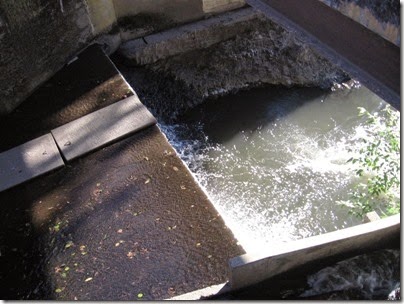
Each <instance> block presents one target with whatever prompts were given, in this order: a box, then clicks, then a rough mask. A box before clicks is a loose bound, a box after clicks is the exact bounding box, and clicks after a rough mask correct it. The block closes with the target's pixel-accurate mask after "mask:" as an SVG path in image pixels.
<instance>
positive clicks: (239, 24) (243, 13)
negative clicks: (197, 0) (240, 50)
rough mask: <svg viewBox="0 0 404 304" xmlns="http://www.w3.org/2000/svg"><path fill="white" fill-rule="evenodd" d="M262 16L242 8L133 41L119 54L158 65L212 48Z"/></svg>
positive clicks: (130, 60) (139, 62)
mask: <svg viewBox="0 0 404 304" xmlns="http://www.w3.org/2000/svg"><path fill="white" fill-rule="evenodd" d="M258 15H259V13H258V12H256V11H255V10H254V9H252V8H245V9H240V10H237V11H233V12H229V13H226V14H223V15H220V16H216V17H212V18H209V19H206V20H202V21H198V22H194V23H190V24H187V25H184V26H181V27H177V28H174V29H170V30H167V31H164V32H160V33H156V34H153V35H149V36H146V37H144V38H139V39H135V40H131V41H127V42H125V43H123V44H122V45H121V47H120V48H119V53H120V54H121V55H122V56H123V57H124V58H125V59H127V61H128V62H129V63H132V64H134V65H144V64H149V63H153V62H156V61H158V60H160V59H164V58H167V57H169V56H173V55H177V54H180V53H184V52H187V51H191V50H195V49H201V48H206V47H209V46H211V45H213V44H215V43H218V42H220V41H223V40H226V39H229V38H231V37H234V36H236V35H237V34H239V33H242V32H244V31H246V30H247V29H248V28H249V27H248V23H246V22H245V21H248V20H252V19H255V18H257V16H258Z"/></svg>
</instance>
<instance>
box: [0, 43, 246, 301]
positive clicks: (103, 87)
mask: <svg viewBox="0 0 404 304" xmlns="http://www.w3.org/2000/svg"><path fill="white" fill-rule="evenodd" d="M97 54H98V55H97ZM127 94H129V95H130V94H132V91H131V88H130V87H129V86H128V85H127V83H126V82H125V80H124V79H123V78H122V77H121V76H120V75H119V73H118V72H117V71H116V70H115V68H114V66H113V65H112V64H111V63H110V62H109V63H108V60H107V58H106V57H103V55H102V53H100V50H96V49H93V50H92V51H91V52H90V53H82V54H81V58H80V57H79V60H77V61H75V62H73V63H72V64H71V65H69V66H68V67H67V68H66V69H65V70H64V71H61V72H60V73H58V74H57V75H55V77H53V78H52V79H51V80H50V81H49V82H48V83H46V84H45V85H44V86H43V87H41V88H39V89H38V90H37V91H36V92H35V93H34V94H33V95H32V96H31V97H30V98H29V99H28V100H27V101H26V102H25V103H23V104H22V105H21V107H20V108H18V109H17V110H16V111H15V112H14V113H12V114H11V115H9V116H6V117H5V118H4V119H3V118H2V120H1V123H0V125H1V127H2V128H1V130H2V131H0V132H1V144H0V145H1V148H0V150H6V149H7V148H10V147H13V146H16V145H18V144H20V143H22V142H25V141H27V140H29V139H31V138H35V137H36V136H39V135H41V134H44V133H47V132H49V130H50V129H51V128H54V127H56V126H59V125H62V124H64V123H67V122H68V121H71V120H74V119H76V118H77V117H80V116H82V115H85V114H87V113H89V112H92V111H95V110H97V109H99V108H102V107H104V106H106V105H108V104H111V103H113V102H115V101H117V100H120V99H122V98H125V97H126V95H127ZM0 202H1V205H0V208H1V209H0V210H1V212H0V285H1V286H2V287H1V289H0V298H1V299H5V300H18V299H33V300H75V299H77V300H136V299H147V300H150V299H153V300H156V299H157V300H160V299H165V298H170V297H173V296H176V295H179V294H183V293H187V292H190V291H193V290H195V289H200V288H204V287H207V286H210V285H214V284H218V283H223V282H225V281H226V280H227V279H228V274H227V262H228V259H229V258H231V257H234V256H237V255H240V254H243V253H244V250H243V249H242V248H241V247H240V246H239V245H238V244H237V240H236V239H235V238H234V236H233V234H232V233H231V231H230V230H229V229H228V228H227V227H226V226H225V224H224V222H223V220H222V219H221V217H220V215H219V214H218V213H217V211H216V210H215V208H214V207H213V205H212V204H211V203H210V201H209V199H208V198H207V196H206V195H205V194H204V192H203V191H202V190H201V188H200V187H199V185H198V184H197V183H196V182H195V180H194V179H193V177H192V176H191V173H190V172H189V170H188V169H187V168H186V167H185V165H184V164H183V162H182V161H181V160H180V159H179V157H178V156H177V155H176V153H175V151H174V150H173V148H172V147H171V145H170V144H169V143H168V141H167V140H166V138H165V136H164V135H163V134H162V133H161V132H160V130H159V128H158V127H157V126H152V127H148V128H146V129H144V130H142V131H141V132H138V133H135V134H134V135H132V136H130V137H128V138H126V139H123V140H121V141H119V142H116V143H114V144H113V145H110V146H107V147H105V148H103V149H101V150H98V151H96V152H94V153H92V154H89V155H87V156H85V157H82V158H78V159H76V160H74V161H72V162H71V163H68V164H67V165H66V166H65V167H63V168H61V169H58V170H56V171H54V172H52V173H50V174H47V175H45V176H42V177H40V178H36V179H34V180H32V181H29V182H27V183H24V184H22V185H19V186H17V187H14V188H11V189H9V190H6V191H3V192H0Z"/></svg>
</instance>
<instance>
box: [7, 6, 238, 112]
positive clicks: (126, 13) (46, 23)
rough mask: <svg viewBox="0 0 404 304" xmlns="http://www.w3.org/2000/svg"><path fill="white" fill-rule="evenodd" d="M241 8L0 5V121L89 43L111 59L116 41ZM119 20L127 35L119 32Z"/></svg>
mask: <svg viewBox="0 0 404 304" xmlns="http://www.w3.org/2000/svg"><path fill="white" fill-rule="evenodd" d="M243 5H244V0H153V1H150V0H136V1H134V0H69V1H67V0H52V1H49V0H18V1H12V0H0V115H1V114H5V113H8V112H10V111H12V110H13V109H15V108H16V107H17V106H18V105H19V104H20V103H21V102H22V101H23V100H24V99H25V98H26V97H28V96H29V94H31V93H32V92H33V91H34V90H35V88H36V87H38V86H39V85H40V84H42V83H43V82H44V81H46V80H47V79H49V78H50V77H51V76H52V75H53V74H54V73H55V72H56V71H58V70H59V69H60V68H62V67H63V65H64V64H66V63H67V62H68V61H69V60H70V59H71V58H73V57H74V56H75V55H76V54H77V53H78V52H79V51H80V50H82V49H84V48H85V47H86V46H88V45H89V44H90V43H93V42H97V43H100V44H102V45H103V46H104V50H105V51H106V52H107V53H112V52H114V51H115V50H116V49H117V47H118V46H119V45H120V43H121V41H122V39H123V40H128V39H131V38H136V37H141V36H142V35H144V34H145V33H146V34H150V33H153V32H155V31H158V30H161V29H162V28H167V27H173V26H175V25H177V24H181V23H185V22H189V21H192V20H196V19H201V18H204V17H206V16H207V15H209V14H213V13H220V12H222V11H226V10H229V9H234V8H237V7H240V6H243ZM125 17H126V19H122V18H125ZM119 20H120V21H121V23H122V20H123V21H125V22H126V26H129V28H130V31H127V30H125V27H124V29H123V30H120V29H119V28H118V21H119ZM128 21H129V22H128ZM124 25H125V24H124Z"/></svg>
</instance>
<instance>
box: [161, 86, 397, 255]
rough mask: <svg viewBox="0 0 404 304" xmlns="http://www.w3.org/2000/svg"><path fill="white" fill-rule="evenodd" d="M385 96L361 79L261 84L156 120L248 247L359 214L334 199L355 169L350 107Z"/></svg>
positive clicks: (379, 104)
mask: <svg viewBox="0 0 404 304" xmlns="http://www.w3.org/2000/svg"><path fill="white" fill-rule="evenodd" d="M386 106H389V105H387V104H386V103H385V102H384V101H383V100H382V99H380V98H379V97H378V96H376V95H375V94H373V93H372V92H370V91H369V90H368V89H366V88H365V87H363V86H360V85H358V84H357V85H356V86H354V87H353V88H351V89H346V88H344V89H338V90H336V91H329V92H325V91H322V90H319V89H315V88H280V87H272V88H261V89H254V90H250V91H246V92H241V93H238V94H236V95H233V96H226V97H222V98H219V99H215V100H211V101H208V102H206V103H204V104H203V105H201V106H198V107H196V108H194V109H192V110H190V111H189V112H188V113H186V115H184V116H183V117H182V119H181V120H180V122H178V123H176V124H171V125H164V124H161V125H160V128H161V129H162V130H163V131H164V132H165V134H166V136H167V138H168V139H169V141H170V143H171V144H172V145H173V146H174V147H175V148H176V150H177V152H178V154H179V155H180V156H181V158H182V159H183V161H184V162H185V163H186V164H187V165H188V167H189V168H190V169H191V171H192V172H193V173H194V175H195V177H196V179H197V180H198V181H199V183H200V184H201V186H202V187H203V188H204V189H205V190H206V192H207V193H208V195H209V197H210V198H211V200H212V202H213V203H214V205H215V207H216V208H217V209H218V211H219V212H220V214H221V215H222V217H223V218H224V220H225V222H226V223H227V225H228V226H229V228H230V229H231V230H232V231H233V233H234V234H235V236H236V237H237V239H238V240H239V242H240V243H241V245H242V246H243V247H244V248H245V249H246V250H247V252H248V251H250V250H258V249H260V248H263V247H265V246H267V245H268V244H271V245H273V244H274V243H276V242H285V241H291V240H296V239H300V238H305V237H310V236H313V235H317V234H322V233H326V232H330V231H334V230H337V229H342V228H346V227H350V226H353V225H357V224H361V221H360V220H359V219H357V218H355V217H353V216H351V215H349V214H348V209H346V208H344V207H342V206H341V205H339V204H337V202H338V201H342V200H347V199H348V198H349V195H348V192H349V190H350V189H351V188H352V186H353V184H354V183H355V181H356V177H355V175H354V173H353V171H352V169H351V168H350V165H349V164H347V160H348V159H349V157H350V152H349V151H348V149H350V148H351V149H353V148H355V147H357V146H358V145H360V141H358V136H360V135H361V134H363V132H364V130H365V128H366V124H365V118H363V117H358V109H357V108H358V107H364V108H366V109H367V110H368V111H369V112H371V113H374V112H379V111H380V110H382V109H383V108H384V107H386Z"/></svg>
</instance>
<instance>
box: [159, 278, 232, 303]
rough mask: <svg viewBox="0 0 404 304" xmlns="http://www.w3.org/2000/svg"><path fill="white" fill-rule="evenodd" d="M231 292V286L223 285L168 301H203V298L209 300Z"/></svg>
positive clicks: (209, 287) (199, 290)
mask: <svg viewBox="0 0 404 304" xmlns="http://www.w3.org/2000/svg"><path fill="white" fill-rule="evenodd" d="M229 291H231V289H230V286H229V284H228V283H227V282H226V283H223V284H218V285H212V286H208V287H206V288H203V289H198V290H195V291H191V292H188V293H185V294H182V295H179V296H176V297H172V298H169V299H166V300H168V301H193V300H201V299H202V298H207V297H211V296H215V295H220V294H223V293H226V292H229Z"/></svg>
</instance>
